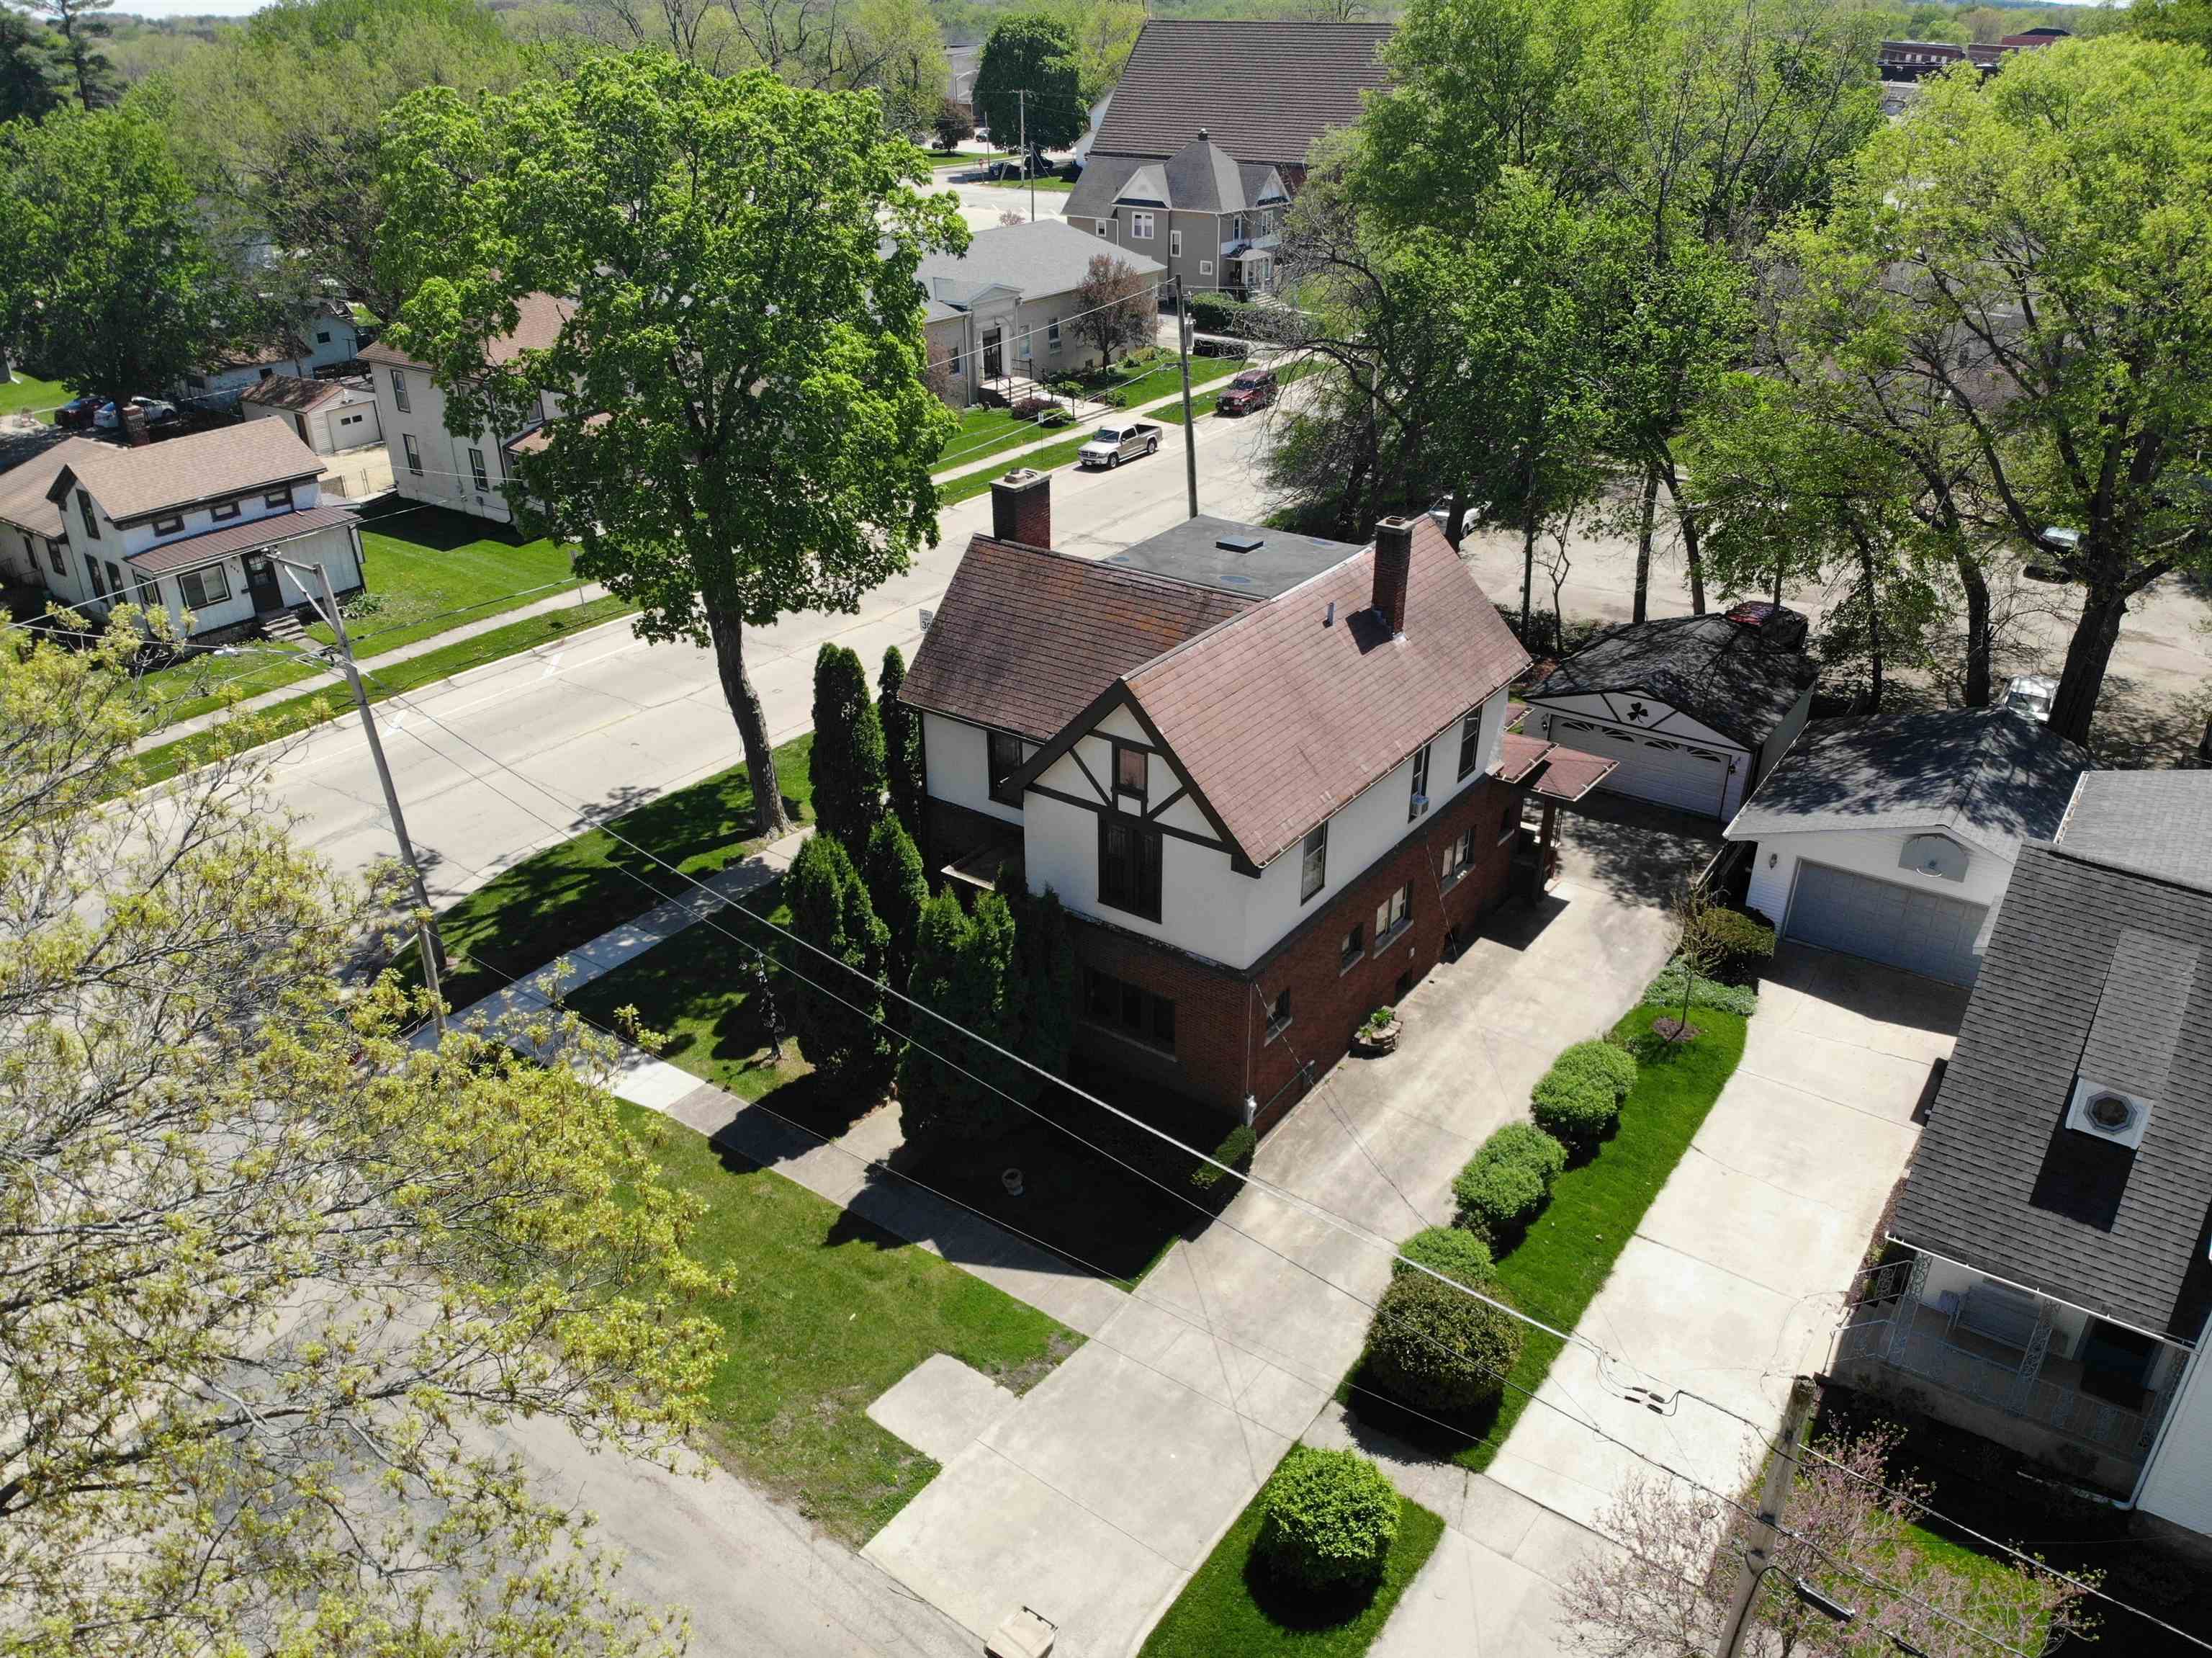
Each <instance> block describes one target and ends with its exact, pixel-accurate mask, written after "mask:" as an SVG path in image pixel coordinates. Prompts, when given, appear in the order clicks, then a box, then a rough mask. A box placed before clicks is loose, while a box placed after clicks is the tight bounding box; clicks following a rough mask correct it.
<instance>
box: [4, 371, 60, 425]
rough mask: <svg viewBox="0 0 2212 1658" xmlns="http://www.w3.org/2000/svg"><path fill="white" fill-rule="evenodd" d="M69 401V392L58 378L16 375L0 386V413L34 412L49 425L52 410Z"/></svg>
mask: <svg viewBox="0 0 2212 1658" xmlns="http://www.w3.org/2000/svg"><path fill="white" fill-rule="evenodd" d="M68 401H69V392H68V390H67V388H66V387H64V386H63V385H62V383H61V381H58V380H33V378H32V377H31V376H30V375H16V376H15V379H13V380H11V381H9V382H8V383H7V384H6V385H4V386H0V414H34V415H36V416H38V417H39V418H40V419H41V420H43V421H45V422H46V424H48V425H49V426H51V425H52V424H54V411H55V410H56V409H58V408H59V407H60V406H61V405H63V404H64V403H66V402H68Z"/></svg>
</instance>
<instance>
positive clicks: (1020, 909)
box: [999, 870, 1075, 1100]
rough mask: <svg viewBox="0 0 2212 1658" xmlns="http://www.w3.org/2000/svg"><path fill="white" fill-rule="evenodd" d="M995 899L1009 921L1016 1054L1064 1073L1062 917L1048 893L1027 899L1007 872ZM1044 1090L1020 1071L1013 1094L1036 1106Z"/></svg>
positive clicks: (1071, 946)
mask: <svg viewBox="0 0 2212 1658" xmlns="http://www.w3.org/2000/svg"><path fill="white" fill-rule="evenodd" d="M999 893H1000V896H1001V897H1002V898H1004V899H1006V907H1007V908H1008V909H1010V910H1011V911H1013V917H1014V966H1013V975H1014V983H1013V990H1012V996H1011V997H1010V1000H1011V1001H1012V1004H1013V1009H1012V1010H1013V1014H1014V1018H1015V1022H1016V1028H1017V1029H1018V1031H1019V1033H1020V1036H1021V1040H1020V1041H1019V1042H1018V1044H1015V1045H1014V1046H1015V1051H1017V1052H1018V1053H1020V1054H1021V1055H1022V1056H1023V1058H1026V1059H1028V1060H1030V1062H1031V1063H1032V1064H1036V1065H1039V1066H1041V1067H1042V1068H1043V1069H1044V1070H1048V1071H1052V1072H1054V1073H1059V1072H1062V1071H1065V1070H1066V1069H1067V1055H1068V1050H1069V1048H1070V1046H1071V1045H1073V1042H1074V1040H1075V941H1074V940H1073V938H1072V937H1071V936H1069V934H1068V930H1067V911H1066V910H1065V909H1064V908H1063V907H1062V906H1061V905H1060V894H1059V893H1055V892H1054V891H1053V890H1052V888H1050V887H1046V888H1045V890H1044V891H1043V892H1042V893H1034V894H1032V893H1030V892H1029V890H1028V889H1027V887H1025V886H1024V884H1023V882H1022V881H1021V879H1020V878H1019V877H1018V876H1017V875H1012V874H1011V872H1009V871H1006V870H1002V871H1000V878H999ZM1043 1087H1044V1079H1043V1078H1042V1077H1041V1076H1038V1075H1037V1074H1036V1072H1035V1071H1032V1070H1022V1071H1020V1072H1018V1075H1017V1076H1016V1077H1015V1079H1014V1083H1013V1090H1012V1091H1013V1092H1015V1093H1017V1094H1020V1096H1021V1097H1022V1098H1023V1099H1024V1100H1035V1099H1036V1097H1037V1095H1038V1094H1040V1093H1042V1090H1043Z"/></svg>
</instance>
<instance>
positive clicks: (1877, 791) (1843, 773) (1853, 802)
mask: <svg viewBox="0 0 2212 1658" xmlns="http://www.w3.org/2000/svg"><path fill="white" fill-rule="evenodd" d="M2089 765H2090V759H2089V755H2088V753H2087V750H2085V749H2082V748H2081V747H2077V746H2076V745H2075V744H2073V743H2070V742H2069V741H2066V740H2065V739H2064V738H2063V737H2061V736H2059V735H2057V733H2056V732H2054V731H2052V730H2051V728H2050V727H2048V726H2045V725H2039V724H2037V723H2036V722H2034V721H2033V720H2031V719H2028V718H2027V717H2026V716H2022V715H2019V714H2015V713H2011V712H2008V710H2003V709H1997V708H1966V709H1932V710H1927V711H1925V712H1922V713H1917V714H1903V715H1889V716H1884V715H1877V714H1869V715H1861V716H1857V717H1854V718H1850V719H1842V720H1818V721H1815V722H1814V723H1812V724H1810V725H1808V726H1807V727H1806V728H1805V731H1804V735H1802V736H1801V737H1799V738H1798V740H1797V741H1796V743H1795V744H1794V745H1793V746H1792V747H1791V748H1790V753H1789V755H1788V757H1787V758H1786V759H1784V760H1783V762H1782V763H1781V765H1778V766H1776V767H1775V768H1774V770H1773V771H1770V772H1769V773H1767V775H1766V777H1765V781H1763V782H1762V783H1760V784H1759V789H1758V791H1757V792H1756V793H1754V794H1753V795H1752V797H1751V798H1750V799H1749V800H1748V801H1747V802H1744V806H1743V809H1742V810H1741V811H1740V812H1738V813H1737V814H1736V815H1735V821H1734V822H1733V823H1731V824H1729V828H1728V837H1729V839H1730V840H1757V839H1759V838H1761V837H1763V836H1766V835H1778V834H1798V833H1802V832H1807V831H1812V830H1830V829H1905V830H1929V829H1941V830H1945V831H1948V832H1950V833H1952V834H1954V835H1957V836H1961V837H1963V838H1966V840H1968V841H1970V842H1972V843H1973V844H1976V845H1978V846H1984V847H1987V848H1989V849H1990V850H1995V851H1998V852H2001V853H2003V854H2004V855H2006V856H2010V854H2011V852H2012V850H2013V849H2014V848H2015V847H2016V846H2017V845H2018V844H2020V843H2021V841H2024V840H2048V839H2050V838H2051V835H2052V834H2053V833H2054V832H2056V831H2057V827H2058V823H2059V820H2060V819H2061V818H2062V817H2063V815H2064V814H2065V811H2066V802H2067V801H2068V800H2069V798H2070V797H2071V796H2072V795H2073V792H2074V783H2075V779H2076V778H2077V777H2080V776H2081V774H2082V773H2083V772H2084V771H2087V770H2088V768H2089Z"/></svg>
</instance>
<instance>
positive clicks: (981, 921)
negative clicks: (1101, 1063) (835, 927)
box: [899, 892, 1027, 1142]
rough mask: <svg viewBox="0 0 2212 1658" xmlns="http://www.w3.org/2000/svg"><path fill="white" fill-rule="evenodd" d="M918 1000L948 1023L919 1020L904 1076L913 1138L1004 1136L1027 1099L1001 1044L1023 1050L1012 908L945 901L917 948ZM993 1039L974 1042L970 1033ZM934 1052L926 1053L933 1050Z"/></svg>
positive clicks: (927, 920)
mask: <svg viewBox="0 0 2212 1658" xmlns="http://www.w3.org/2000/svg"><path fill="white" fill-rule="evenodd" d="M913 994H914V997H915V1000H916V1001H917V1002H920V1003H921V1004H922V1005H923V1006H924V1007H927V1008H928V1009H931V1010H932V1011H933V1012H934V1013H936V1014H938V1015H941V1017H939V1018H931V1017H930V1016H929V1015H927V1014H921V1013H916V1014H915V1015H913V1018H914V1025H913V1029H912V1036H913V1039H914V1043H915V1045H913V1046H909V1047H908V1049H907V1051H906V1058H905V1062H904V1064H903V1065H902V1068H901V1070H900V1072H899V1106H900V1110H901V1112H902V1114H903V1116H904V1119H905V1125H906V1131H907V1133H908V1136H909V1137H914V1138H918V1139H941V1140H956V1141H969V1142H972V1141H983V1140H988V1139H991V1138H993V1137H995V1136H997V1135H998V1134H1000V1133H1002V1132H1003V1131H1005V1129H1006V1125H1007V1123H1008V1121H1009V1119H1010V1116H1011V1114H1012V1112H1013V1111H1014V1110H1015V1109H1016V1106H1015V1104H1014V1102H1013V1100H1009V1099H1008V1098H1007V1097H1006V1096H1007V1095H1008V1094H1013V1095H1014V1096H1015V1098H1016V1099H1019V1098H1020V1097H1021V1095H1020V1094H1019V1093H1018V1088H1017V1086H1016V1077H1017V1073H1019V1074H1022V1075H1026V1074H1027V1073H1025V1072H1022V1071H1021V1068H1020V1067H1019V1066H1017V1065H1015V1064H1013V1063H1012V1061H1011V1060H1008V1059H1006V1058H1003V1057H1002V1056H1000V1055H999V1054H998V1053H996V1052H995V1051H994V1048H993V1046H992V1045H996V1046H997V1047H1003V1048H1006V1049H1009V1050H1012V1051H1019V1047H1018V1045H1019V1043H1020V1041H1021V1032H1020V1029H1019V1027H1018V1023H1017V1013H1018V1001H1019V997H1018V993H1017V990H1016V982H1015V978H1014V917H1013V911H1011V910H1009V909H1008V908H1007V907H1006V899H1003V898H1001V897H1000V895H999V894H998V893H985V894H984V895H983V896H982V897H981V898H980V899H977V900H976V903H975V914H974V915H972V916H963V914H962V913H961V911H960V902H959V900H958V899H956V898H954V897H953V896H952V895H951V893H949V892H948V893H939V894H938V895H937V896H936V897H935V898H933V899H931V900H930V901H929V905H928V907H927V909H926V910H925V911H923V913H922V919H921V936H920V941H919V942H918V944H917V945H916V948H915V973H914V991H913ZM971 1034H972V1035H973V1036H977V1037H981V1038H983V1039H985V1040H984V1041H982V1042H977V1041H973V1040H970V1039H969V1036H970V1035H971ZM925 1050H926V1051H925Z"/></svg>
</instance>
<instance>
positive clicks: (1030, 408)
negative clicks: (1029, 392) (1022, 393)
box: [1006, 397, 1060, 420]
mask: <svg viewBox="0 0 2212 1658" xmlns="http://www.w3.org/2000/svg"><path fill="white" fill-rule="evenodd" d="M1059 406H1060V405H1058V404H1057V403H1054V401H1053V400H1052V399H1050V398H1048V397H1025V398H1024V399H1022V400H1021V401H1020V402H1018V403H1017V404H1015V405H1013V407H1012V408H1011V409H1009V410H1007V411H1006V412H1007V413H1008V414H1010V415H1012V416H1013V418H1015V419H1017V420H1035V419H1036V418H1037V417H1038V416H1039V415H1041V414H1042V413H1043V412H1044V411H1046V410H1048V409H1057V408H1058V407H1059Z"/></svg>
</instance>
